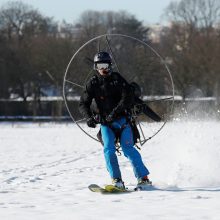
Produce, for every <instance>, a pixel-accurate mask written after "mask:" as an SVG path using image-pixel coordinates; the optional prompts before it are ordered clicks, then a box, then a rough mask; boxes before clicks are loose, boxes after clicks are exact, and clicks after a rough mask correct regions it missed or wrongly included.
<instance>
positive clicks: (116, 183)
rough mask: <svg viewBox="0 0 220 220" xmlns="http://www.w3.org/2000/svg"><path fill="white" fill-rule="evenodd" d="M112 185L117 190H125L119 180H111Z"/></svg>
mask: <svg viewBox="0 0 220 220" xmlns="http://www.w3.org/2000/svg"><path fill="white" fill-rule="evenodd" d="M112 185H113V186H115V187H117V188H119V189H125V185H124V182H123V181H122V179H120V178H115V179H112Z"/></svg>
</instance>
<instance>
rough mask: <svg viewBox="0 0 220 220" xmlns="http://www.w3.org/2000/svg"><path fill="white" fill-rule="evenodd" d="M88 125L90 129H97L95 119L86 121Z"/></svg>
mask: <svg viewBox="0 0 220 220" xmlns="http://www.w3.org/2000/svg"><path fill="white" fill-rule="evenodd" d="M86 123H87V125H88V126H89V127H90V128H95V127H96V121H95V119H94V118H92V117H91V118H88V119H87V121H86Z"/></svg>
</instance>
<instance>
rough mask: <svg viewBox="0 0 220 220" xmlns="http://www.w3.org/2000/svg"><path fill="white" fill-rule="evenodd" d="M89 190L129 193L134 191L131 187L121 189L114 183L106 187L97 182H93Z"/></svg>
mask: <svg viewBox="0 0 220 220" xmlns="http://www.w3.org/2000/svg"><path fill="white" fill-rule="evenodd" d="M88 188H89V190H91V191H92V192H99V193H103V194H104V193H128V192H132V191H133V190H129V189H120V188H118V187H115V186H113V185H106V186H105V187H101V186H99V185H97V184H91V185H89V186H88Z"/></svg>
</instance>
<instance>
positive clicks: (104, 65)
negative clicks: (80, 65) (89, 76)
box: [96, 63, 109, 70]
mask: <svg viewBox="0 0 220 220" xmlns="http://www.w3.org/2000/svg"><path fill="white" fill-rule="evenodd" d="M96 68H97V69H98V70H101V69H108V68H109V63H96Z"/></svg>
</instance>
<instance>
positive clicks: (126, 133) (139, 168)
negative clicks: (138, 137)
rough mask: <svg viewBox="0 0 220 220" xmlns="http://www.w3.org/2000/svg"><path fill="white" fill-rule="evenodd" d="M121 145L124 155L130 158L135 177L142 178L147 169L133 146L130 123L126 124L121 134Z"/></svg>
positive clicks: (147, 172)
mask: <svg viewBox="0 0 220 220" xmlns="http://www.w3.org/2000/svg"><path fill="white" fill-rule="evenodd" d="M120 142H121V147H122V150H123V152H124V155H125V156H126V157H127V158H128V159H129V160H130V162H131V164H132V166H133V169H134V173H135V176H136V178H137V179H139V178H143V177H144V176H147V175H148V174H149V171H148V169H147V168H146V166H145V165H144V163H143V161H142V158H141V155H140V153H139V152H138V150H137V149H136V148H135V147H134V141H133V133H132V129H131V127H130V125H127V126H126V127H125V128H124V129H123V131H122V134H121V139H120Z"/></svg>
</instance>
